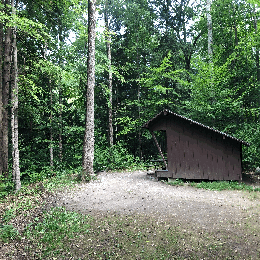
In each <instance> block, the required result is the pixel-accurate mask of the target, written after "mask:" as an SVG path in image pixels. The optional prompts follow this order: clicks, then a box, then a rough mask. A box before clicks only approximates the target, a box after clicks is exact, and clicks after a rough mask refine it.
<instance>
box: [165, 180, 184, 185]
mask: <svg viewBox="0 0 260 260" xmlns="http://www.w3.org/2000/svg"><path fill="white" fill-rule="evenodd" d="M166 183H167V184H169V185H171V186H183V185H184V181H183V180H182V179H175V180H173V181H168V182H166Z"/></svg>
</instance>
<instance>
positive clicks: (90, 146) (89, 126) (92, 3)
mask: <svg viewBox="0 0 260 260" xmlns="http://www.w3.org/2000/svg"><path fill="white" fill-rule="evenodd" d="M95 38H96V0H89V1H88V63H87V73H88V75H87V86H86V87H87V93H86V126H85V134H84V141H83V154H82V169H83V173H82V180H83V181H84V180H85V178H86V177H87V178H88V177H90V176H91V175H92V174H94V170H93V161H94V87H95Z"/></svg>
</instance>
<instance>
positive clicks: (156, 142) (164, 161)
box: [150, 130, 168, 169]
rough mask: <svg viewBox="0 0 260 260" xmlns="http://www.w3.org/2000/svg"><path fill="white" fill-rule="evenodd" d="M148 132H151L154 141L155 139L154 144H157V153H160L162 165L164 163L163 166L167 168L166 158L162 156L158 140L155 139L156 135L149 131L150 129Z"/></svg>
mask: <svg viewBox="0 0 260 260" xmlns="http://www.w3.org/2000/svg"><path fill="white" fill-rule="evenodd" d="M150 133H151V134H152V137H153V139H154V141H155V144H156V146H157V148H158V150H159V153H160V155H161V157H162V159H163V163H164V165H165V168H166V169H168V167H167V163H166V160H165V158H164V156H163V153H162V150H161V147H160V146H159V144H158V141H157V139H156V136H155V135H154V132H153V131H151V130H150Z"/></svg>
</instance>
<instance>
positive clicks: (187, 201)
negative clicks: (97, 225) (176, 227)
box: [57, 171, 260, 230]
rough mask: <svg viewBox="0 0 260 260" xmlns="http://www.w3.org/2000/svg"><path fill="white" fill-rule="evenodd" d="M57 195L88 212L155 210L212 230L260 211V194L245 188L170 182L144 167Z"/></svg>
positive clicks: (70, 206) (71, 206) (60, 202)
mask: <svg viewBox="0 0 260 260" xmlns="http://www.w3.org/2000/svg"><path fill="white" fill-rule="evenodd" d="M58 197H59V200H58V202H57V205H58V206H65V207H66V208H67V209H69V210H76V211H79V212H81V213H85V214H96V213H98V212H99V213H102V212H103V213H120V214H126V215H129V214H136V213H141V214H156V215H158V216H160V218H171V219H172V220H175V221H177V222H179V223H182V224H185V223H192V225H195V226H197V227H201V228H204V229H209V230H212V229H225V230H229V229H230V228H231V227H232V226H234V225H241V223H244V222H245V220H247V219H248V218H251V217H254V219H256V221H259V212H260V203H259V198H257V199H253V198H250V193H247V192H245V191H210V190H203V189H197V188H193V187H191V186H187V185H184V186H170V185H167V184H165V183H163V182H158V181H157V179H156V178H153V177H151V176H148V175H147V174H146V172H144V171H135V172H118V173H107V172H102V173H100V174H99V175H98V180H96V181H92V182H90V183H87V184H78V185H77V186H76V188H74V189H73V190H72V191H66V192H62V193H59V196H58ZM258 223H260V221H259V222H258Z"/></svg>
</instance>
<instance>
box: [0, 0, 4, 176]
mask: <svg viewBox="0 0 260 260" xmlns="http://www.w3.org/2000/svg"><path fill="white" fill-rule="evenodd" d="M1 3H2V4H4V0H2V2H1ZM1 11H2V8H1ZM3 38H4V32H3V24H2V23H0V176H2V174H3V110H4V108H3V73H2V69H3Z"/></svg>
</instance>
